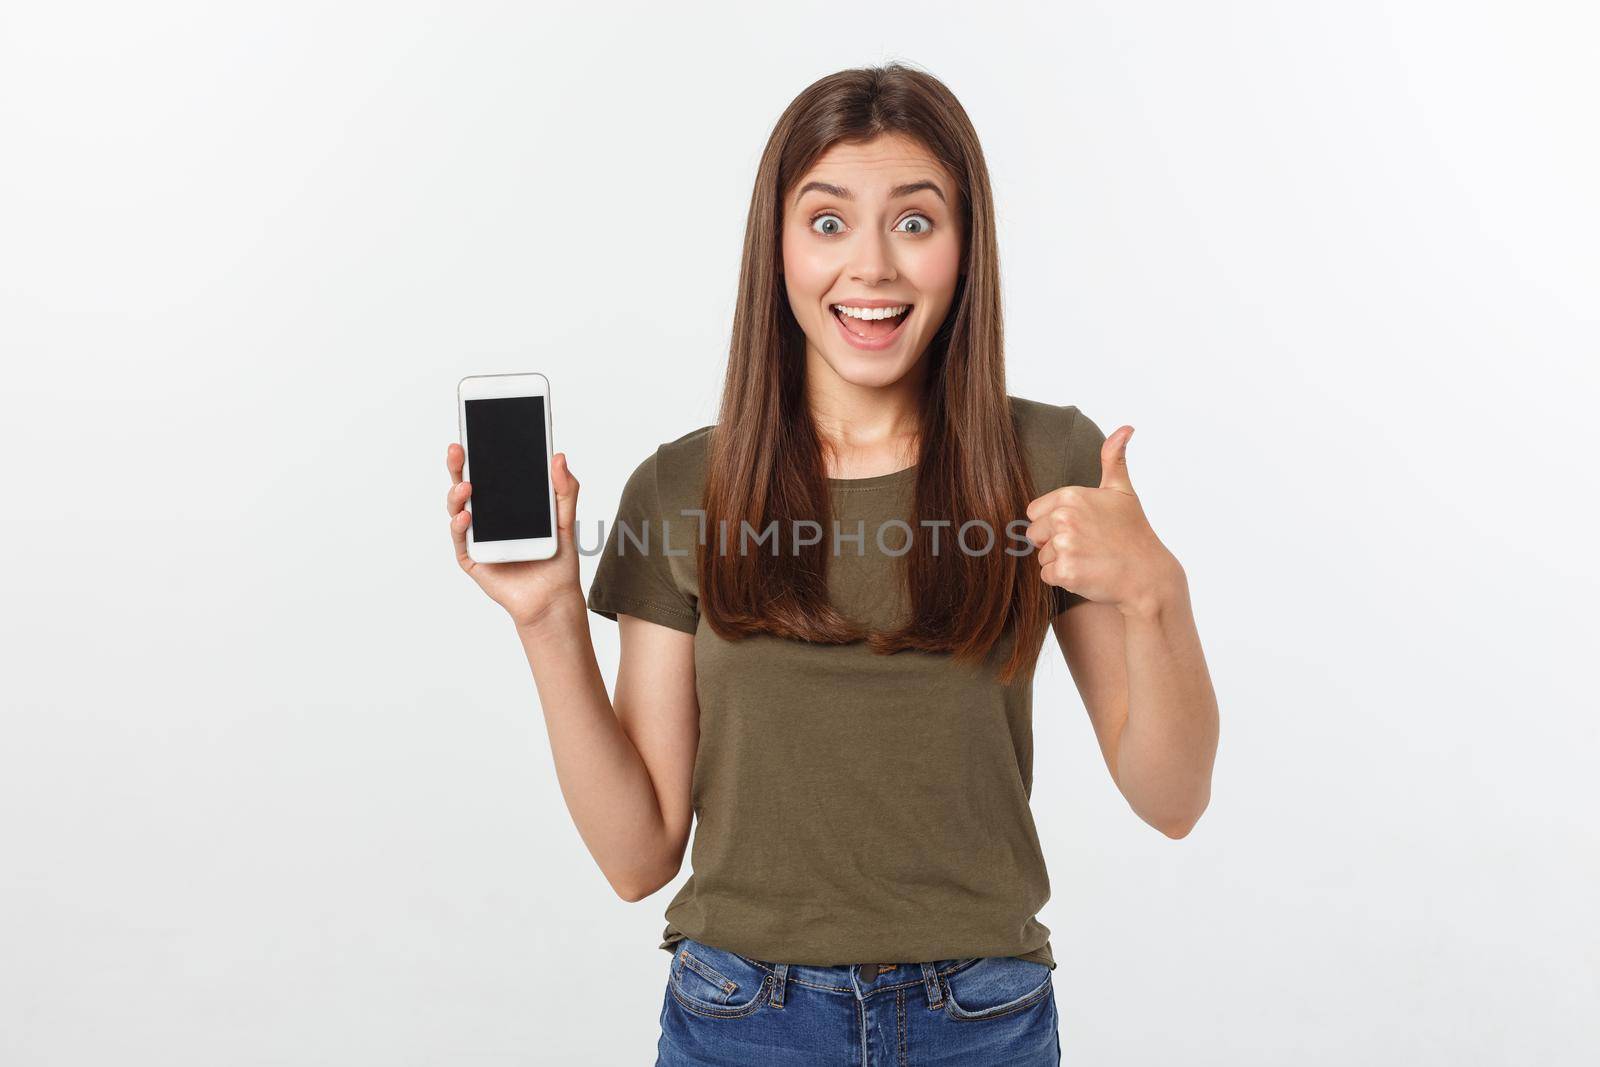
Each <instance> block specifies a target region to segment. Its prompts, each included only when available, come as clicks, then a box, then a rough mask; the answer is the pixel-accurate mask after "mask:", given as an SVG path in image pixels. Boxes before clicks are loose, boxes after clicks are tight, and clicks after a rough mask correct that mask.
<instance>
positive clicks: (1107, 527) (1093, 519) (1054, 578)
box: [1027, 425, 1183, 615]
mask: <svg viewBox="0 0 1600 1067" xmlns="http://www.w3.org/2000/svg"><path fill="white" fill-rule="evenodd" d="M1132 436H1133V427H1132V426H1128V425H1123V426H1119V427H1117V429H1116V430H1115V431H1113V432H1112V434H1111V436H1109V437H1107V438H1106V439H1105V443H1104V444H1103V445H1101V446H1100V471H1101V475H1100V484H1099V486H1098V487H1090V486H1085V485H1065V486H1062V487H1061V488H1059V489H1052V490H1051V491H1050V492H1048V493H1045V494H1044V495H1043V496H1040V497H1037V498H1035V499H1034V500H1032V501H1031V502H1029V504H1028V518H1029V519H1030V520H1031V523H1030V525H1029V526H1028V529H1027V538H1028V540H1029V541H1031V542H1033V544H1034V546H1035V547H1036V548H1038V550H1039V570H1040V573H1039V576H1040V578H1042V579H1043V580H1044V582H1045V584H1046V585H1054V586H1060V587H1061V588H1063V589H1068V590H1071V591H1072V592H1074V593H1077V594H1079V595H1080V596H1082V597H1084V598H1085V599H1087V600H1093V601H1096V602H1097V603H1102V604H1114V605H1116V606H1117V608H1118V609H1119V610H1120V611H1121V612H1122V613H1123V615H1132V614H1151V613H1153V612H1154V611H1155V608H1156V605H1158V604H1159V603H1160V602H1161V601H1162V599H1163V598H1164V597H1165V596H1166V593H1167V591H1168V590H1169V589H1170V588H1171V587H1172V584H1173V583H1175V582H1180V581H1182V580H1183V567H1182V566H1181V565H1180V564H1179V563H1178V560H1177V557H1176V556H1174V555H1173V554H1172V553H1171V552H1170V551H1168V550H1167V546H1166V545H1164V544H1162V543H1161V539H1160V538H1158V537H1157V536H1156V532H1155V531H1154V530H1153V529H1151V528H1150V521H1149V520H1148V519H1147V518H1146V517H1145V514H1144V506H1143V505H1142V504H1140V503H1139V497H1138V495H1137V494H1136V493H1135V492H1134V491H1133V481H1132V479H1131V478H1130V476H1129V474H1128V439H1129V438H1130V437H1132Z"/></svg>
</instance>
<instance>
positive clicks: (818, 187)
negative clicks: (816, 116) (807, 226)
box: [794, 180, 949, 203]
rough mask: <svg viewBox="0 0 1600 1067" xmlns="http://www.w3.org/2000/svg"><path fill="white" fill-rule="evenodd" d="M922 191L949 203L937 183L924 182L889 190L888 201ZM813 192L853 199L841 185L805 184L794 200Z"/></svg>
mask: <svg viewBox="0 0 1600 1067" xmlns="http://www.w3.org/2000/svg"><path fill="white" fill-rule="evenodd" d="M923 189H927V190H929V191H931V192H932V193H933V195H934V196H937V197H938V198H939V199H940V200H941V201H944V202H945V203H949V201H947V200H945V199H944V190H943V189H940V188H939V185H938V183H937V182H930V181H926V180H924V181H919V182H906V183H905V184H904V185H897V186H895V187H894V188H893V189H890V190H889V199H890V200H894V199H896V198H897V197H902V196H910V195H911V194H912V193H916V192H921V191H922V190H923ZM813 190H815V191H816V192H819V193H827V194H828V195H829V196H837V197H838V198H839V199H840V200H854V199H855V194H853V193H851V192H850V190H849V189H846V188H845V187H844V186H842V185H831V184H829V183H828V182H806V183H805V184H804V185H802V186H801V187H800V191H799V192H798V193H796V194H795V195H794V198H795V200H796V201H798V200H799V199H800V198H801V197H802V196H805V195H806V194H807V193H809V192H812V191H813Z"/></svg>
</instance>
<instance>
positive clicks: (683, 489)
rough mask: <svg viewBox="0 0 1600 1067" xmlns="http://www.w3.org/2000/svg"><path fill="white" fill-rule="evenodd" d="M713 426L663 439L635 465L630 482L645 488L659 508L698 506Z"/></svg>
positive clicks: (672, 510)
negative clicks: (669, 439)
mask: <svg viewBox="0 0 1600 1067" xmlns="http://www.w3.org/2000/svg"><path fill="white" fill-rule="evenodd" d="M713 429H714V425H713V426H701V427H699V428H698V429H694V430H690V431H689V432H688V433H686V434H684V435H682V436H681V437H676V438H674V439H672V440H671V441H665V442H663V443H662V444H659V445H657V446H656V449H655V451H653V452H651V453H650V454H649V455H648V456H645V457H644V459H643V460H642V461H641V462H640V463H639V465H638V466H637V467H635V468H634V471H633V475H632V477H631V478H630V479H629V481H630V483H637V489H638V490H641V491H647V492H648V493H649V496H650V498H651V499H652V500H654V501H655V502H656V503H657V505H658V506H659V507H660V508H661V510H662V511H664V512H667V513H672V512H676V511H678V510H679V509H680V508H697V507H699V506H700V499H701V491H702V490H703V489H704V487H705V477H706V459H707V456H708V454H709V448H710V444H711V431H712V430H713Z"/></svg>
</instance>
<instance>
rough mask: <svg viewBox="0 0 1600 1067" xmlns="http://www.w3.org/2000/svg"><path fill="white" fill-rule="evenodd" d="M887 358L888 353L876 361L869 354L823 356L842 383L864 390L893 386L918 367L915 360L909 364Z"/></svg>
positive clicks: (851, 353)
mask: <svg viewBox="0 0 1600 1067" xmlns="http://www.w3.org/2000/svg"><path fill="white" fill-rule="evenodd" d="M885 356H887V353H884V354H882V355H880V357H879V358H877V359H874V358H873V353H868V352H855V351H851V352H845V353H840V352H827V353H826V355H824V356H823V361H824V362H825V363H827V364H828V367H829V369H831V370H832V371H833V373H834V374H836V375H837V376H838V377H839V380H840V381H844V382H848V383H850V384H851V385H854V386H858V387H860V388H863V389H882V388H883V387H884V386H888V385H893V384H894V383H895V382H898V381H899V380H900V379H901V378H904V377H905V376H906V374H907V373H908V372H909V371H910V370H911V368H913V367H915V366H916V365H917V361H916V360H914V359H913V360H911V361H909V362H907V361H905V360H904V359H900V358H894V357H889V358H884V357H885Z"/></svg>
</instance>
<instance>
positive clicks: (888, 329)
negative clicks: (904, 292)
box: [830, 304, 915, 348]
mask: <svg viewBox="0 0 1600 1067" xmlns="http://www.w3.org/2000/svg"><path fill="white" fill-rule="evenodd" d="M914 306H915V305H912V304H896V305H894V306H893V307H881V308H865V307H855V306H853V305H850V304H833V305H831V306H830V310H831V311H832V312H833V317H834V318H835V319H837V320H839V329H840V330H841V331H843V333H844V335H845V339H846V340H848V341H850V342H851V343H852V344H855V345H857V346H858V347H862V348H882V347H884V346H886V345H888V344H890V343H892V341H893V340H894V338H895V336H896V335H897V334H899V332H900V328H901V327H902V326H904V325H905V323H906V320H908V319H909V318H910V317H911V309H912V307H914Z"/></svg>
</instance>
